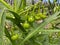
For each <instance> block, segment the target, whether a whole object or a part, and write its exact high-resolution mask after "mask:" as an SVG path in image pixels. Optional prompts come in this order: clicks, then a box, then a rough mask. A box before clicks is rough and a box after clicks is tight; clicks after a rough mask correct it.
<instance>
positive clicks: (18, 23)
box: [9, 11, 26, 32]
mask: <svg viewBox="0 0 60 45" xmlns="http://www.w3.org/2000/svg"><path fill="white" fill-rule="evenodd" d="M9 12H10V13H12V14H13V15H14V16H15V19H14V20H13V23H14V24H16V25H17V26H18V27H19V28H20V29H21V30H22V31H23V32H26V31H25V29H24V28H23V26H22V25H21V24H20V23H21V22H22V20H21V19H20V16H19V15H18V14H17V13H15V12H13V11H9ZM10 19H11V18H10Z"/></svg>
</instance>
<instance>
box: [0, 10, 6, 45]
mask: <svg viewBox="0 0 60 45" xmlns="http://www.w3.org/2000/svg"><path fill="white" fill-rule="evenodd" d="M4 10H5V9H3V10H2V12H1V15H0V45H4V40H3V39H4V38H3V37H4V25H5V16H6V15H5V14H4Z"/></svg>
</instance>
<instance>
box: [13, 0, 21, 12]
mask: <svg viewBox="0 0 60 45" xmlns="http://www.w3.org/2000/svg"><path fill="white" fill-rule="evenodd" d="M20 5H21V0H14V8H15V11H16V12H17V11H18V9H19V7H20Z"/></svg>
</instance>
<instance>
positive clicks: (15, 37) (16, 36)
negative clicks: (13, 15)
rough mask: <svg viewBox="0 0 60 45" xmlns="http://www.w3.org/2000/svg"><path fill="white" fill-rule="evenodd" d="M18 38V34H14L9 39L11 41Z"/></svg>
mask: <svg viewBox="0 0 60 45" xmlns="http://www.w3.org/2000/svg"><path fill="white" fill-rule="evenodd" d="M18 37H19V35H18V34H15V35H13V36H12V37H11V39H12V40H17V39H18Z"/></svg>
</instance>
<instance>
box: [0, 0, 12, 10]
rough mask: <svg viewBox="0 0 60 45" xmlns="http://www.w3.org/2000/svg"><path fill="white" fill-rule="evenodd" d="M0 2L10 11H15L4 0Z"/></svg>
mask: <svg viewBox="0 0 60 45" xmlns="http://www.w3.org/2000/svg"><path fill="white" fill-rule="evenodd" d="M0 2H1V3H2V4H4V5H5V6H6V7H7V8H8V9H10V10H12V9H13V8H12V6H11V5H10V4H8V3H6V2H5V1H4V0H0Z"/></svg>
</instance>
